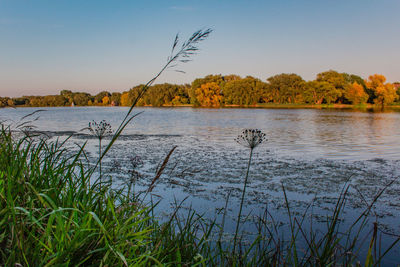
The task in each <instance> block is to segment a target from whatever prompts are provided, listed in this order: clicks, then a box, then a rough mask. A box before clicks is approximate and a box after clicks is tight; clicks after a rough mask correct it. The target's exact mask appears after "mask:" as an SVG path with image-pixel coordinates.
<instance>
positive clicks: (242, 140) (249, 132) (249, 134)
mask: <svg viewBox="0 0 400 267" xmlns="http://www.w3.org/2000/svg"><path fill="white" fill-rule="evenodd" d="M266 140H267V139H266V138H265V134H264V133H263V132H261V131H260V130H257V129H245V130H243V131H242V133H241V134H240V135H239V136H238V137H237V138H236V139H235V141H236V142H238V143H239V144H241V145H243V146H245V147H248V148H250V155H249V162H248V163H247V171H246V176H245V178H244V184H243V191H242V198H241V200H240V207H239V214H238V217H237V222H236V229H235V237H234V240H233V253H235V251H236V244H237V235H238V232H239V224H240V218H241V216H242V209H243V202H244V197H245V195H246V188H247V181H248V178H249V172H250V165H251V159H252V157H253V150H254V148H256V147H257V146H258V145H259V144H261V143H262V142H263V141H266Z"/></svg>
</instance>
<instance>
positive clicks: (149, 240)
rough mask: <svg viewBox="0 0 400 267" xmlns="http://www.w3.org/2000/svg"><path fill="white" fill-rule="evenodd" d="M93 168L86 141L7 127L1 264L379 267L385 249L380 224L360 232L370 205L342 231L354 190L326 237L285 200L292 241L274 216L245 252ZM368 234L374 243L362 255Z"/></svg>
mask: <svg viewBox="0 0 400 267" xmlns="http://www.w3.org/2000/svg"><path fill="white" fill-rule="evenodd" d="M88 166H89V165H88V162H87V159H86V158H85V154H84V147H83V148H82V149H81V150H80V151H78V152H77V153H75V154H73V155H71V154H68V153H67V151H66V150H65V148H64V146H63V143H60V142H49V141H44V140H41V141H40V140H38V141H34V140H32V139H31V138H29V137H26V136H25V137H22V138H13V137H12V136H11V133H10V131H9V130H8V129H3V130H2V131H1V134H0V214H1V216H0V218H1V219H0V265H1V266H21V265H22V266H154V265H156V266H327V265H331V266H335V265H346V266H348V265H351V264H356V265H357V262H358V261H360V262H361V263H363V265H365V266H374V265H379V263H380V262H381V260H382V259H383V258H384V256H385V254H386V251H385V250H384V249H381V248H380V244H379V242H378V238H379V229H377V228H376V227H375V228H374V229H373V231H371V232H368V231H367V232H368V234H367V236H365V235H361V232H365V231H364V229H365V228H368V229H369V228H371V226H372V223H368V220H367V217H366V215H367V214H368V212H369V208H367V209H366V210H365V212H364V213H363V214H362V215H361V216H360V217H359V218H358V220H357V221H356V222H354V224H353V225H352V226H351V227H350V228H349V229H341V228H340V227H339V225H340V223H339V222H340V220H341V218H342V215H343V214H342V212H343V209H344V205H345V196H346V190H347V189H345V190H344V192H342V194H341V195H340V196H339V197H338V201H337V204H336V208H335V210H334V211H333V213H332V214H331V216H328V217H327V221H326V225H327V227H326V231H324V232H323V233H318V232H313V231H311V230H306V228H305V227H304V226H303V221H304V219H305V218H306V214H304V216H303V217H300V218H296V217H295V216H293V215H291V214H292V213H291V210H290V203H289V201H288V200H287V199H286V208H287V213H288V215H289V216H288V218H289V219H288V222H289V226H290V227H289V228H290V232H291V233H290V234H289V235H288V236H289V237H288V239H287V240H282V237H283V235H282V234H283V233H282V232H280V231H281V230H280V229H279V227H278V226H277V225H278V222H276V223H275V222H274V220H273V218H271V217H270V215H269V214H268V213H266V214H264V215H263V216H260V217H259V218H258V219H257V222H256V223H257V225H258V229H259V230H258V233H256V238H255V240H253V243H251V244H245V243H242V242H241V241H240V240H241V239H239V242H238V246H237V250H236V249H232V247H233V244H232V243H233V242H232V239H229V238H228V239H222V236H225V235H224V226H223V225H217V224H215V221H209V220H207V219H205V218H203V217H202V216H200V215H199V214H197V213H196V212H195V211H193V210H189V211H185V212H183V214H184V216H183V217H182V214H180V213H181V208H180V204H179V203H177V204H176V209H175V210H172V211H171V215H170V217H169V218H166V220H165V221H164V222H163V223H160V222H159V221H157V220H156V218H155V216H154V211H155V210H154V209H155V206H156V204H154V203H152V202H146V203H145V202H144V199H145V197H144V196H143V195H135V194H133V193H132V192H131V190H129V188H128V186H127V187H126V188H124V189H121V190H116V189H113V188H112V187H111V185H110V184H108V183H104V184H103V185H102V186H100V180H99V179H98V180H96V181H94V178H95V177H94V176H95V174H93V171H92V170H91V169H90V168H88ZM155 179H157V175H156V177H155ZM152 186H153V183H152V184H151V185H150V187H149V188H151V187H152ZM283 190H284V188H283ZM145 194H150V192H147V193H145ZM378 197H379V196H378ZM285 198H286V194H285ZM147 199H148V198H147ZM371 205H372V204H371ZM226 213H227V210H225V211H224V215H223V216H224V217H225V216H226ZM222 221H223V220H222ZM239 236H240V237H242V236H243V233H239ZM365 240H367V241H368V242H367V243H369V248H370V249H369V252H368V253H367V254H366V255H360V254H359V249H360V246H362V245H363V244H362V243H363V242H365ZM397 242H398V240H396V241H395V242H394V243H393V246H395V245H396V244H397ZM364 246H365V245H364ZM389 249H390V247H389ZM377 251H378V252H377Z"/></svg>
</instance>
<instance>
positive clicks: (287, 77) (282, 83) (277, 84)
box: [263, 73, 305, 103]
mask: <svg viewBox="0 0 400 267" xmlns="http://www.w3.org/2000/svg"><path fill="white" fill-rule="evenodd" d="M267 81H268V84H267V91H266V92H265V94H264V96H263V98H264V101H265V102H274V103H302V102H303V96H302V92H303V90H304V84H305V81H304V80H303V78H301V77H300V76H299V75H297V74H294V73H291V74H287V73H282V74H278V75H275V76H272V77H269V78H268V79H267Z"/></svg>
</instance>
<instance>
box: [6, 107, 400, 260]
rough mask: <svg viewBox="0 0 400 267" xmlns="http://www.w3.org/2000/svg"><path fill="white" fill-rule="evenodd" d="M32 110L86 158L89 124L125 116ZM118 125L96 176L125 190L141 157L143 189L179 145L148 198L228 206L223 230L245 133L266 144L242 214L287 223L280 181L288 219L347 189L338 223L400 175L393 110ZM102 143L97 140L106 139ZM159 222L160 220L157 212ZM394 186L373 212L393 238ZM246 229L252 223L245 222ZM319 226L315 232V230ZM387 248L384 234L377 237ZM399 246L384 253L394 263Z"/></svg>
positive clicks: (148, 115) (153, 116)
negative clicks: (256, 133)
mask: <svg viewBox="0 0 400 267" xmlns="http://www.w3.org/2000/svg"><path fill="white" fill-rule="evenodd" d="M41 109H44V110H45V111H42V112H40V113H37V114H35V116H33V117H38V120H37V121H35V122H34V125H35V126H37V130H39V131H43V132H44V133H45V134H46V135H48V136H49V137H50V138H51V140H55V139H56V138H60V139H65V138H66V137H67V136H68V135H69V134H72V133H73V132H76V134H75V135H73V136H72V138H71V139H70V140H69V141H68V144H67V146H69V147H70V148H71V149H78V145H82V144H83V143H84V142H87V144H86V151H87V153H88V156H89V158H90V160H91V161H92V162H94V161H95V160H96V157H97V150H98V142H97V140H96V139H94V138H91V137H90V136H89V135H88V131H80V130H81V129H83V128H85V127H87V126H88V123H89V122H90V121H92V120H94V121H101V120H103V119H104V120H106V121H107V122H109V123H111V125H112V127H113V129H116V128H117V126H118V125H119V123H120V122H121V120H122V118H123V116H124V115H125V113H126V112H127V110H128V109H127V108H124V107H75V108H70V107H66V108H64V107H62V108H41ZM35 110H38V109H37V108H18V109H0V121H1V120H7V122H6V123H12V122H14V124H15V123H17V121H18V120H19V119H20V118H22V117H23V116H25V115H27V114H29V113H31V112H33V111H35ZM141 111H144V112H143V113H142V114H140V115H139V116H138V117H136V118H135V119H134V120H133V121H132V123H131V124H130V125H129V126H128V127H127V128H126V129H125V131H124V132H123V135H122V136H121V138H120V139H119V140H118V141H117V142H116V143H115V144H114V146H113V148H112V149H111V150H110V151H109V154H108V155H107V157H106V158H105V160H104V163H103V173H105V175H106V176H107V177H110V178H111V179H112V181H113V183H114V184H115V186H116V187H117V186H124V185H126V184H127V179H129V177H130V175H131V169H130V166H132V165H131V164H132V163H131V161H132V159H133V158H134V157H135V156H138V157H140V159H141V160H142V161H143V164H142V165H141V166H139V167H138V168H137V171H138V172H139V173H140V178H139V180H138V181H137V183H136V190H138V191H140V190H142V189H143V188H146V186H147V185H148V184H149V181H150V180H151V178H152V177H154V175H155V172H156V170H157V167H158V166H159V165H160V163H161V162H162V161H163V160H164V158H165V157H166V155H167V154H168V152H169V151H170V150H171V149H172V148H173V147H174V146H177V149H176V150H175V151H174V153H173V154H172V156H171V158H170V161H169V162H168V165H167V168H166V169H165V170H164V174H163V175H162V176H161V178H160V180H159V183H158V184H157V187H156V189H155V190H154V196H155V197H157V198H159V199H160V200H161V202H160V205H159V207H160V208H159V211H160V213H162V211H166V213H168V210H170V205H171V202H173V201H174V199H176V200H178V201H179V200H181V199H183V198H185V197H188V199H187V200H186V203H187V205H188V206H189V205H192V206H193V207H194V208H195V209H196V210H197V211H199V212H202V213H204V214H206V215H207V214H208V215H209V216H210V217H212V216H215V211H216V210H218V209H220V208H222V207H224V205H225V200H226V197H227V195H228V193H229V194H230V199H229V203H228V204H229V205H228V210H229V214H228V219H229V220H230V221H231V223H229V222H228V224H227V231H232V229H233V225H234V223H232V222H233V219H234V217H235V216H236V214H237V206H238V204H239V197H240V192H241V189H242V187H243V184H242V183H243V178H244V175H245V171H246V166H247V159H248V154H249V151H248V149H246V148H245V147H242V146H240V145H239V144H237V143H236V142H235V141H234V139H235V138H236V137H237V135H238V134H240V132H241V130H242V129H244V128H257V129H260V130H262V131H263V132H264V133H265V134H266V136H267V139H268V141H266V142H264V143H263V144H261V145H260V146H258V147H257V148H256V149H255V150H254V157H253V162H252V165H251V168H250V175H249V187H248V191H247V194H246V206H245V210H244V213H245V214H246V213H247V214H248V213H251V214H253V215H257V214H260V213H262V211H263V210H265V208H266V207H268V208H269V209H270V210H271V213H272V214H273V215H274V216H275V217H276V219H277V220H278V221H282V222H284V221H285V218H287V214H286V212H285V209H284V198H283V193H282V184H283V185H284V186H285V188H286V190H287V193H288V198H289V200H290V203H291V204H292V205H293V209H294V212H295V214H297V215H300V214H301V213H302V212H303V211H304V210H305V209H306V208H307V207H308V206H309V204H310V203H311V202H312V203H313V205H312V206H313V210H314V211H313V212H314V213H315V214H319V215H326V214H329V211H332V209H333V207H334V204H335V201H336V200H337V197H338V196H339V194H340V191H341V190H342V188H343V187H344V186H345V185H346V184H351V189H350V191H349V194H348V200H347V204H346V208H347V210H346V212H345V213H344V214H345V217H346V218H345V221H347V222H351V220H352V219H355V218H356V217H357V216H358V215H359V214H360V213H361V212H362V211H363V210H364V209H365V208H366V206H367V205H368V203H370V202H371V201H372V200H373V198H374V196H375V195H376V194H377V193H378V192H379V191H380V190H382V189H383V188H384V187H385V185H387V184H388V183H390V182H391V181H392V180H393V179H395V178H398V177H399V176H400V168H399V167H400V127H399V125H400V113H399V112H385V113H382V112H381V113H379V112H378V113H375V112H360V111H349V110H325V109H193V108H137V109H136V108H135V112H141ZM107 140H109V139H105V141H104V143H107ZM160 216H161V215H160ZM399 218H400V183H399V181H398V180H396V181H395V182H394V183H393V184H392V185H391V186H390V187H389V188H388V189H386V191H385V193H384V194H383V195H382V196H381V197H380V198H379V200H378V202H377V203H376V205H375V206H374V208H373V213H372V214H371V216H370V220H371V227H372V222H373V221H375V220H376V219H378V221H379V227H380V229H383V230H384V231H386V232H388V233H397V234H398V233H400V225H399V221H400V220H399ZM246 227H247V228H246V229H247V230H249V231H250V232H251V229H253V228H252V226H250V225H248V226H246ZM321 227H322V226H321ZM385 242H387V243H388V244H389V242H390V238H389V237H385V236H384V237H383V243H385ZM396 253H400V251H399V249H398V248H396V249H395V250H394V251H393V252H392V253H391V256H389V257H388V262H387V264H388V265H390V264H391V263H394V262H396V261H397V263H398V260H397V257H396Z"/></svg>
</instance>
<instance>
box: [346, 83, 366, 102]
mask: <svg viewBox="0 0 400 267" xmlns="http://www.w3.org/2000/svg"><path fill="white" fill-rule="evenodd" d="M344 96H345V97H346V98H347V99H348V100H349V101H350V102H351V103H352V104H354V105H359V104H365V103H367V100H368V94H367V93H366V92H365V91H364V87H363V86H362V85H361V84H359V83H357V82H354V83H353V84H351V85H349V86H348V87H347V88H346V91H345V93H344Z"/></svg>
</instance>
